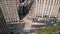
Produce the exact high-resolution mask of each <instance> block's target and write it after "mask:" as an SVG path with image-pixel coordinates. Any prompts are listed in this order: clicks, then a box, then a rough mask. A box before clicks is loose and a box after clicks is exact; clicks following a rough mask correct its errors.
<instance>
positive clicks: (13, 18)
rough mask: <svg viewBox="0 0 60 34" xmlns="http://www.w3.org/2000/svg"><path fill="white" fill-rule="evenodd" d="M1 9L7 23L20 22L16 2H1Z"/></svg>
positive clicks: (6, 0) (11, 0)
mask: <svg viewBox="0 0 60 34" xmlns="http://www.w3.org/2000/svg"><path fill="white" fill-rule="evenodd" d="M0 1H1V2H0V5H1V6H0V7H1V9H2V13H3V15H4V18H5V21H6V22H8V23H9V22H10V23H11V22H19V16H18V11H17V6H16V4H17V3H16V0H0Z"/></svg>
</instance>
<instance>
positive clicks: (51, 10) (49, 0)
mask: <svg viewBox="0 0 60 34" xmlns="http://www.w3.org/2000/svg"><path fill="white" fill-rule="evenodd" d="M59 7H60V0H34V3H33V5H32V7H31V10H30V14H31V13H32V14H34V17H36V16H40V17H44V16H47V17H57V16H58V11H59ZM32 14H31V15H32ZM32 16H33V15H32Z"/></svg>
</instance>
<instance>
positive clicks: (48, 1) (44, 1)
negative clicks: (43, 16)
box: [38, 0, 60, 4]
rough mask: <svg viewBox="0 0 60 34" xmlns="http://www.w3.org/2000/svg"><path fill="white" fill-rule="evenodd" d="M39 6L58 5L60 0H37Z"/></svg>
mask: <svg viewBox="0 0 60 34" xmlns="http://www.w3.org/2000/svg"><path fill="white" fill-rule="evenodd" d="M38 2H39V3H40V4H53V3H54V4H60V0H38Z"/></svg>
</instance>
